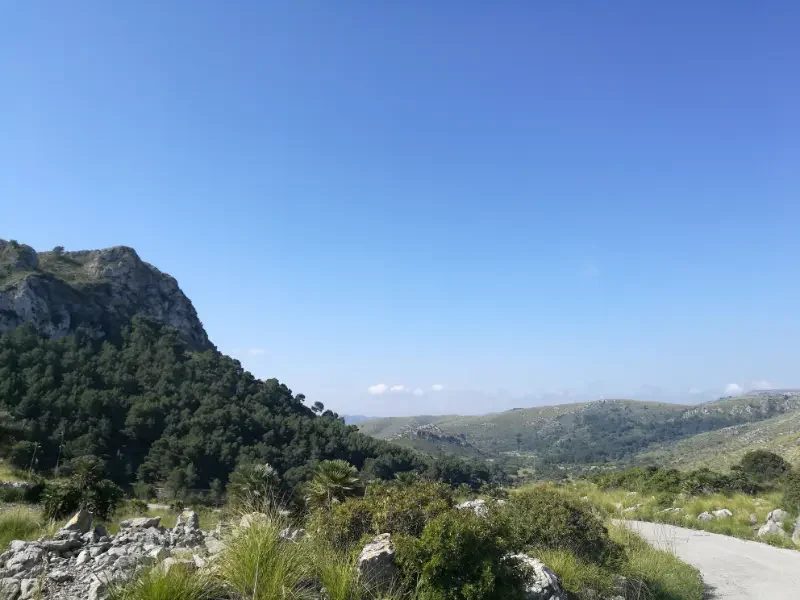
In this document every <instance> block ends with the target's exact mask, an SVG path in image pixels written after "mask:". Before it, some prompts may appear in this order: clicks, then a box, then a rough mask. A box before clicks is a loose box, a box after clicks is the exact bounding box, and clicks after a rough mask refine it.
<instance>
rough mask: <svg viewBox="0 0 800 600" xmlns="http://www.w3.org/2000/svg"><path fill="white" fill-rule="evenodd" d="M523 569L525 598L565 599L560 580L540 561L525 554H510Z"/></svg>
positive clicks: (527, 599) (534, 599) (528, 599)
mask: <svg viewBox="0 0 800 600" xmlns="http://www.w3.org/2000/svg"><path fill="white" fill-rule="evenodd" d="M509 558H513V559H516V560H517V561H519V564H520V566H521V567H522V568H524V569H525V571H526V575H527V577H526V578H525V596H524V599H525V600H567V593H566V592H565V591H564V590H563V589H561V582H560V581H559V580H558V577H557V576H556V574H555V573H553V572H552V571H551V570H550V569H549V568H548V567H547V566H546V565H545V564H544V563H543V562H542V561H540V560H539V559H538V558H533V557H532V556H528V555H527V554H512V555H510V556H509Z"/></svg>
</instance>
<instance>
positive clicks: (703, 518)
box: [697, 512, 714, 521]
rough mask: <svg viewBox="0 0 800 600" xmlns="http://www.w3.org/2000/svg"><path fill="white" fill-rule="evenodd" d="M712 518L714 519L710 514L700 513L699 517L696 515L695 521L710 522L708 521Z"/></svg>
mask: <svg viewBox="0 0 800 600" xmlns="http://www.w3.org/2000/svg"><path fill="white" fill-rule="evenodd" d="M713 518H714V517H713V516H711V514H710V513H707V512H704V513H700V514H699V515H697V520H698V521H710V520H711V519H713Z"/></svg>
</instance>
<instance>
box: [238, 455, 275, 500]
mask: <svg viewBox="0 0 800 600" xmlns="http://www.w3.org/2000/svg"><path fill="white" fill-rule="evenodd" d="M279 487H280V477H279V476H278V472H277V471H276V470H275V469H273V468H272V466H271V465H269V464H268V463H261V464H257V463H240V464H238V465H237V466H236V469H234V471H233V473H231V477H230V479H229V480H228V488H227V491H228V498H229V499H230V500H231V501H232V502H235V503H244V502H248V503H255V504H265V503H270V502H271V501H272V500H274V496H275V495H276V494H277V492H278V489H279Z"/></svg>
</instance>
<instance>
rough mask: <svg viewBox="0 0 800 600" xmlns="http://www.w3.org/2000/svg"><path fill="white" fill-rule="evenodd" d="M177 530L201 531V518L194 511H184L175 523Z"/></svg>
mask: <svg viewBox="0 0 800 600" xmlns="http://www.w3.org/2000/svg"><path fill="white" fill-rule="evenodd" d="M175 529H183V530H184V531H199V530H200V517H199V516H198V515H197V513H196V512H195V511H193V510H184V511H183V512H182V513H181V514H179V515H178V520H177V521H176V522H175Z"/></svg>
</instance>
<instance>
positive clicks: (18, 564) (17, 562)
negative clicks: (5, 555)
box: [6, 544, 44, 573]
mask: <svg viewBox="0 0 800 600" xmlns="http://www.w3.org/2000/svg"><path fill="white" fill-rule="evenodd" d="M43 559H44V550H42V549H41V548H39V547H38V546H32V545H30V544H29V545H27V546H26V547H25V548H24V549H22V550H20V551H19V552H17V553H15V554H14V556H12V557H11V558H9V559H8V560H7V561H6V569H12V568H16V572H18V573H19V572H21V571H29V570H30V569H31V568H32V567H33V566H35V565H38V564H40V563H41V562H42V560H43Z"/></svg>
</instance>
